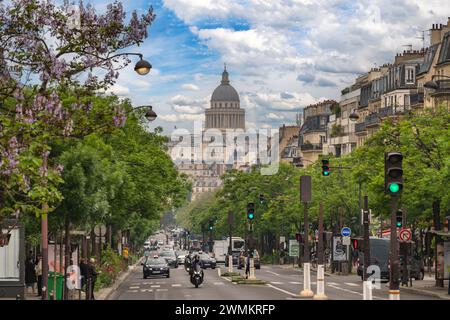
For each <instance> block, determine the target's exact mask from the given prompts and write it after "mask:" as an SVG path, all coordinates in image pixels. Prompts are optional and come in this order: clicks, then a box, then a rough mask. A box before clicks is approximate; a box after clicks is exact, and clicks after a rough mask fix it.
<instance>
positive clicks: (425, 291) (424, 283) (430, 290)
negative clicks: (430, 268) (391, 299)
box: [400, 276, 450, 300]
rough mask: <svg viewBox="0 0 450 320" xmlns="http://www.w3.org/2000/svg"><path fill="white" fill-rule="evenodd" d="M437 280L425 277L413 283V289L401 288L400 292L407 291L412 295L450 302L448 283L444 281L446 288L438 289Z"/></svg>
mask: <svg viewBox="0 0 450 320" xmlns="http://www.w3.org/2000/svg"><path fill="white" fill-rule="evenodd" d="M435 284H436V280H434V277H428V276H425V278H424V279H423V280H420V281H413V286H412V287H406V286H403V287H402V286H400V291H406V292H411V293H418V294H422V295H427V296H432V297H437V298H440V299H445V300H450V295H449V294H448V281H447V280H446V281H444V287H443V288H440V287H436V286H435Z"/></svg>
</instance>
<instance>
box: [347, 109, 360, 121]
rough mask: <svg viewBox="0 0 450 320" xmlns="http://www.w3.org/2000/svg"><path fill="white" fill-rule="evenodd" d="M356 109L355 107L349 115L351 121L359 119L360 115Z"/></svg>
mask: <svg viewBox="0 0 450 320" xmlns="http://www.w3.org/2000/svg"><path fill="white" fill-rule="evenodd" d="M355 110H356V109H353V111H352V113H350V115H349V116H348V117H349V119H350V121H353V122H355V121H356V120H358V119H359V115H358V114H357V113H356V112H355Z"/></svg>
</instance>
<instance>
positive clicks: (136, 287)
mask: <svg viewBox="0 0 450 320" xmlns="http://www.w3.org/2000/svg"><path fill="white" fill-rule="evenodd" d="M132 289H139V286H134V287H130V290H132Z"/></svg>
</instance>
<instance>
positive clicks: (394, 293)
mask: <svg viewBox="0 0 450 320" xmlns="http://www.w3.org/2000/svg"><path fill="white" fill-rule="evenodd" d="M389 300H400V290H389Z"/></svg>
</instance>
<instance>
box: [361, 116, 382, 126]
mask: <svg viewBox="0 0 450 320" xmlns="http://www.w3.org/2000/svg"><path fill="white" fill-rule="evenodd" d="M364 122H365V123H366V126H367V127H368V126H373V125H378V123H379V122H380V118H379V114H378V113H377V112H375V113H372V114H369V115H368V116H367V117H366V119H365V120H364Z"/></svg>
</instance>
